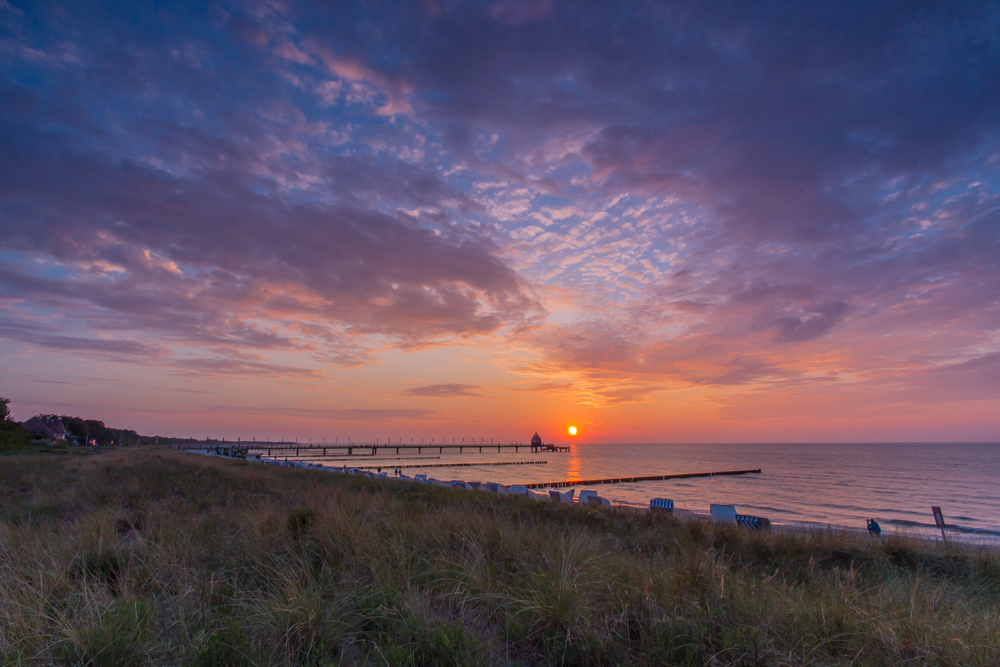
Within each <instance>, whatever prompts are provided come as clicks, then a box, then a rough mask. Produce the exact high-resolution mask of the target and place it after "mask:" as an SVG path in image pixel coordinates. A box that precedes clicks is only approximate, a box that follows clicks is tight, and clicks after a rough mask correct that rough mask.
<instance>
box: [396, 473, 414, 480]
mask: <svg viewBox="0 0 1000 667" xmlns="http://www.w3.org/2000/svg"><path fill="white" fill-rule="evenodd" d="M399 479H401V480H403V481H404V482H412V481H413V478H412V477H410V476H409V475H407V474H405V473H399Z"/></svg>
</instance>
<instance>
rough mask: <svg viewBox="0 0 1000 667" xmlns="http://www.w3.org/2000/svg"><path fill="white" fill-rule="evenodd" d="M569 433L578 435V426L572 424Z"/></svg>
mask: <svg viewBox="0 0 1000 667" xmlns="http://www.w3.org/2000/svg"><path fill="white" fill-rule="evenodd" d="M569 434H570V435H576V427H575V426H570V427H569Z"/></svg>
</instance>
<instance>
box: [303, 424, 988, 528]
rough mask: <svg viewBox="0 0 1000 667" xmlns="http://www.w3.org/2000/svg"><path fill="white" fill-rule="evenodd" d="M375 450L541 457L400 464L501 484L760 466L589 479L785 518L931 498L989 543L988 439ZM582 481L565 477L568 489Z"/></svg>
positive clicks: (919, 522) (883, 516)
mask: <svg viewBox="0 0 1000 667" xmlns="http://www.w3.org/2000/svg"><path fill="white" fill-rule="evenodd" d="M423 455H424V456H428V455H429V454H428V452H427V451H426V450H425V451H424V454H423ZM410 456H412V455H410ZM434 456H437V455H436V454H434ZM359 458H360V457H358V458H356V459H355V460H359ZM378 458H379V459H380V460H379V461H378V463H379V464H383V463H384V465H385V469H388V470H391V469H392V467H393V465H394V463H398V464H400V465H402V464H408V465H424V464H431V463H433V464H443V463H444V464H447V463H466V462H475V463H492V462H499V461H546V463H545V464H544V465H516V466H492V465H484V466H472V467H435V468H430V467H428V468H407V469H405V470H404V472H405V473H406V474H408V475H414V474H420V473H423V474H426V475H428V476H429V477H435V478H437V479H441V480H451V479H461V480H478V481H493V482H500V483H502V484H523V483H526V482H554V481H563V480H567V479H597V478H608V477H625V476H637V475H659V474H672V473H685V472H710V471H721V470H737V469H753V468H761V470H762V474H759V475H744V476H739V477H708V478H701V479H686V480H669V481H662V482H638V483H634V484H614V485H601V486H594V487H589V488H593V489H595V490H597V492H598V493H599V494H600V495H601V496H604V497H606V498H609V499H610V500H611V501H612V502H613V503H616V504H629V505H639V506H648V505H649V499H650V498H654V497H662V498H671V499H673V500H674V503H675V505H676V506H677V507H680V508H684V509H688V510H692V511H696V512H708V506H709V504H711V503H721V504H728V505H736V508H737V511H739V512H740V513H744V514H754V515H758V516H765V517H768V518H769V519H771V521H772V523H776V524H790V525H817V526H825V525H836V526H847V527H854V528H864V526H865V519H866V518H869V517H873V518H875V519H877V520H878V522H879V523H880V524H881V525H882V529H883V531H884V532H892V531H893V530H894V529H895V530H901V531H904V532H912V533H918V534H926V535H929V536H932V535H935V534H937V535H940V532H935V529H934V519H933V516H932V515H931V506H932V505H940V506H941V509H942V512H943V513H944V517H945V521H946V522H947V523H948V524H950V525H953V526H955V527H956V530H955V531H954V537H955V538H956V539H962V540H963V541H977V542H978V541H983V542H990V543H995V544H1000V443H991V444H968V443H961V444H951V443H937V444H923V443H921V444H738V445H732V444H726V445H722V444H716V445H655V444H641V445H638V444H619V445H616V444H603V445H586V444H582V445H573V448H572V451H571V452H569V453H545V454H531V453H528V452H525V451H522V452H521V453H519V454H514V453H497V452H493V453H485V452H484V453H482V454H479V453H474V454H473V453H465V454H460V455H459V454H443V455H440V458H438V459H429V460H428V459H422V460H414V459H408V460H402V459H399V460H396V459H392V458H384V457H383V456H382V454H381V453H380V455H379V457H378ZM359 462H360V461H359ZM323 463H325V464H327V465H342V464H341V463H339V462H338V463H331V462H329V461H323ZM348 465H350V464H348ZM584 488H588V487H586V486H582V487H576V489H577V493H579V490H581V489H584Z"/></svg>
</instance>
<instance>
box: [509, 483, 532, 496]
mask: <svg viewBox="0 0 1000 667" xmlns="http://www.w3.org/2000/svg"><path fill="white" fill-rule="evenodd" d="M507 489H508V491H507V492H508V493H515V494H518V495H522V496H526V495H528V487H526V486H525V485H524V484H511V485H510V486H509V487H507Z"/></svg>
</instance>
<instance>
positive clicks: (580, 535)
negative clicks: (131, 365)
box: [0, 449, 1000, 667]
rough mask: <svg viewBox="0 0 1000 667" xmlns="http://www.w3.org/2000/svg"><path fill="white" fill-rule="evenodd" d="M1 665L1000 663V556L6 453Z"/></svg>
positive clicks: (292, 478)
mask: <svg viewBox="0 0 1000 667" xmlns="http://www.w3.org/2000/svg"><path fill="white" fill-rule="evenodd" d="M0 494H2V496H0V497H2V498H3V499H4V502H3V503H2V505H0V662H2V663H3V664H9V665H15V664H64V665H121V666H128V665H141V664H164V665H167V664H169V665H175V664H186V665H271V664H280V665H356V664H372V665H386V664H388V665H540V664H552V665H591V664H592V665H604V664H606V665H616V664H643V665H746V666H749V665H982V666H984V667H985V666H987V665H989V666H994V665H997V664H1000V661H998V658H997V656H1000V614H998V601H1000V557H998V555H997V554H996V553H993V552H989V551H982V550H973V549H969V548H957V547H952V548H948V547H943V546H942V547H939V546H936V545H933V544H928V543H921V542H916V541H910V540H907V539H903V538H895V537H889V538H886V539H883V540H880V541H872V540H870V539H869V538H867V537H865V536H860V535H853V534H846V533H837V532H817V533H813V534H791V533H775V534H769V535H761V534H750V533H746V532H741V531H738V530H733V529H729V528H717V527H714V526H712V525H710V524H706V523H703V522H699V521H691V522H686V523H681V522H677V521H674V520H671V519H669V518H666V517H662V516H647V515H646V514H644V513H640V512H632V511H608V510H588V509H585V508H578V507H572V506H567V505H556V504H548V503H537V502H533V501H528V500H525V499H521V498H513V497H495V496H490V495H488V494H485V493H476V492H465V491H452V490H450V489H446V488H435V487H427V486H421V485H417V484H409V483H401V482H395V481H376V480H370V479H365V478H357V477H345V476H340V475H335V474H331V473H326V472H320V471H307V470H291V469H286V468H275V467H270V466H263V465H259V464H251V463H242V462H236V461H229V460H223V459H216V458H208V457H201V456H198V455H194V454H182V453H179V452H174V451H171V450H153V449H144V450H125V451H114V452H109V453H106V454H102V455H100V456H88V457H55V456H35V457H30V456H21V457H16V458H15V457H6V458H4V459H2V460H0Z"/></svg>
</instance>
